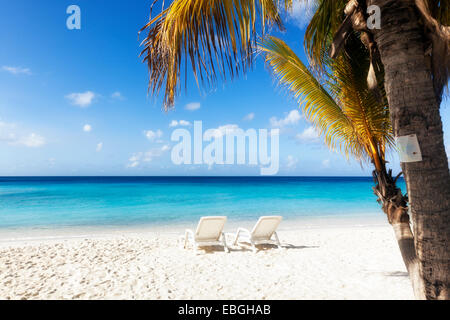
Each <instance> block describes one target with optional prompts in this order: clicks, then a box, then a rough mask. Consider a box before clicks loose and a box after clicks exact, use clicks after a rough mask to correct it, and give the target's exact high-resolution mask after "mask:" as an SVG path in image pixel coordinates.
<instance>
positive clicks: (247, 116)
mask: <svg viewBox="0 0 450 320" xmlns="http://www.w3.org/2000/svg"><path fill="white" fill-rule="evenodd" d="M253 119H255V114H254V113H253V112H252V113H249V114H248V115H246V116H245V117H244V120H245V121H252V120H253Z"/></svg>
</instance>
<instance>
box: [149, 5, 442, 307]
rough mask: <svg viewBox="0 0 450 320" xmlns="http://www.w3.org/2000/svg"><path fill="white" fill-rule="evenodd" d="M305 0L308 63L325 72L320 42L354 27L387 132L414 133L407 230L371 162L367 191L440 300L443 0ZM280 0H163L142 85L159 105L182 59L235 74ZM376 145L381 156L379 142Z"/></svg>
mask: <svg viewBox="0 0 450 320" xmlns="http://www.w3.org/2000/svg"><path fill="white" fill-rule="evenodd" d="M156 1H157V0H155V1H154V3H156ZM304 1H312V0H304ZM315 2H316V3H317V7H318V9H317V12H316V14H315V15H314V17H313V19H312V20H311V23H310V25H309V27H308V31H307V33H306V35H305V38H306V40H307V41H306V43H305V46H306V49H307V52H308V53H309V55H310V59H311V62H312V63H313V67H314V68H315V72H317V73H326V70H324V69H326V68H321V66H326V65H327V62H326V52H327V51H328V47H330V46H332V45H333V48H334V50H333V51H332V52H331V53H332V57H333V58H336V57H338V59H339V57H340V55H339V52H342V50H340V49H342V48H343V49H345V48H346V46H347V45H348V43H349V41H348V37H349V36H352V35H353V34H354V32H353V31H352V30H351V29H354V30H355V31H356V32H357V33H358V36H357V38H358V39H359V40H360V41H361V43H363V44H364V45H365V47H366V48H367V50H368V52H369V60H370V63H369V64H368V66H366V67H367V69H366V70H365V73H366V74H368V80H369V81H368V88H369V89H370V90H371V91H372V95H374V96H375V97H378V99H377V101H378V102H380V99H381V98H380V96H381V97H382V96H383V92H384V88H385V89H386V90H385V91H386V96H387V99H388V102H389V109H390V117H391V123H392V126H393V132H394V136H395V137H398V136H403V135H408V134H412V133H415V134H416V135H417V138H418V141H419V143H420V147H421V152H422V156H423V161H421V162H414V163H403V164H402V168H403V172H404V175H405V179H406V182H407V188H408V195H409V202H410V205H411V212H412V220H413V221H412V222H413V225H414V235H413V234H412V233H411V229H410V227H409V216H408V214H407V211H406V210H405V207H406V205H403V202H405V201H406V198H404V197H403V196H400V195H398V196H396V194H398V192H397V190H398V189H396V187H395V178H393V177H392V175H391V174H390V173H385V172H382V171H381V173H380V171H377V170H376V174H375V177H376V179H377V181H378V186H377V187H376V193H377V195H378V196H379V198H380V200H381V201H382V202H383V209H384V210H385V212H387V213H388V219H389V221H390V222H391V224H392V225H393V226H394V229H395V231H396V235H397V238H398V239H400V241H399V244H400V247H401V248H402V244H403V248H404V249H405V250H402V255H403V257H404V260H405V261H407V266H408V270H409V272H410V274H411V278H412V279H413V283H416V284H415V290H416V295H417V297H419V298H423V297H426V298H428V299H449V298H450V297H449V295H450V289H449V288H450V263H449V261H450V251H449V250H448V244H449V242H450V219H449V217H450V173H449V169H448V161H447V156H446V153H445V149H444V144H443V133H442V123H441V119H440V116H439V105H440V101H441V94H442V88H443V86H444V85H445V84H446V82H447V78H448V64H446V63H449V61H450V59H449V58H448V52H449V49H448V37H449V34H450V31H449V28H448V27H443V25H448V24H449V22H450V21H449V15H448V12H449V11H448V6H449V3H448V1H433V0H427V1H425V0H350V1H348V0H315ZM280 3H283V4H284V7H285V9H289V8H290V7H291V6H292V0H174V1H172V2H171V3H170V5H169V6H168V7H167V8H166V7H164V1H163V8H162V10H161V13H160V14H158V15H156V16H155V17H151V18H150V21H149V23H148V24H147V25H146V26H145V27H144V28H143V30H144V29H145V30H147V31H148V35H147V37H146V39H145V40H144V42H143V46H144V50H143V52H142V55H143V56H144V61H145V62H146V63H147V66H148V70H149V76H150V83H149V90H151V91H152V92H153V93H156V92H158V91H159V90H160V89H161V88H162V87H164V88H165V99H164V106H165V108H166V109H168V108H170V107H172V106H173V105H174V99H175V96H176V95H177V93H178V90H179V86H180V82H181V79H182V74H181V71H182V69H183V68H184V69H185V70H184V73H185V74H187V70H188V68H190V69H191V70H192V72H193V74H194V76H195V79H196V81H197V84H198V85H212V84H214V83H215V82H216V81H217V78H218V77H220V78H222V79H223V80H225V79H226V78H228V77H231V78H233V77H235V76H239V75H240V74H242V73H244V72H245V71H247V70H248V68H249V67H250V66H251V65H252V63H253V61H254V55H253V53H254V52H255V51H256V49H257V41H256V39H257V32H258V31H259V32H260V33H261V35H262V36H264V35H265V32H266V30H267V27H268V26H272V25H275V26H277V27H278V28H280V29H282V28H283V26H282V22H281V18H280V7H281V5H280ZM371 4H375V5H378V6H379V7H380V8H381V13H382V28H381V29H380V30H369V29H368V28H367V25H365V21H366V20H367V18H368V15H367V14H366V9H367V6H368V5H371ZM344 9H345V12H346V14H345V13H344ZM333 36H334V38H333ZM333 40H335V41H333ZM427 55H428V56H427ZM427 57H428V58H427ZM427 61H429V62H430V63H428V64H427ZM442 62H445V63H442ZM380 82H381V84H382V85H380ZM380 92H381V94H380ZM380 147H381V146H379V148H380ZM379 153H380V155H383V157H384V150H383V149H382V148H381V149H380V150H379ZM382 160H384V159H383V158H382ZM375 161H377V160H376V157H375V158H374V162H375ZM381 163H382V161H381ZM400 242H401V243H400ZM406 248H408V250H406ZM407 252H409V253H408V254H407ZM415 275H417V276H415ZM415 278H418V280H417V279H416V280H414V279H415Z"/></svg>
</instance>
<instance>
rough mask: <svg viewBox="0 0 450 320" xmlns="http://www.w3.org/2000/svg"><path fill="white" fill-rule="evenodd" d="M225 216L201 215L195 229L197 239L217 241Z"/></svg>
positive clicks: (225, 220)
mask: <svg viewBox="0 0 450 320" xmlns="http://www.w3.org/2000/svg"><path fill="white" fill-rule="evenodd" d="M226 222H227V217H221V216H217V217H202V218H201V219H200V222H199V223H198V226H197V230H196V231H195V240H197V241H217V240H219V239H220V235H221V234H222V230H223V227H224V226H225V223H226Z"/></svg>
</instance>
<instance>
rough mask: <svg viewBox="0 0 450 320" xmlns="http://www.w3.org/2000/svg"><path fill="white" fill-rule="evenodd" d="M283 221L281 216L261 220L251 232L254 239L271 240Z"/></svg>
mask: <svg viewBox="0 0 450 320" xmlns="http://www.w3.org/2000/svg"><path fill="white" fill-rule="evenodd" d="M282 219H283V217H281V216H266V217H261V218H259V220H258V222H256V224H255V226H254V227H253V230H252V232H251V233H252V238H253V239H261V240H263V239H264V240H269V239H270V238H272V235H273V233H274V232H275V231H276V230H277V228H278V226H279V224H280V222H281V220H282Z"/></svg>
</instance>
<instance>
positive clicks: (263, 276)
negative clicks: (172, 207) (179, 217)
mask: <svg viewBox="0 0 450 320" xmlns="http://www.w3.org/2000/svg"><path fill="white" fill-rule="evenodd" d="M244 226H245V227H251V223H249V224H246V225H244ZM284 226H285V228H283V227H282V226H280V230H279V236H280V240H281V242H282V244H283V245H284V246H285V247H286V248H285V249H282V250H277V249H273V248H263V249H262V250H261V251H259V252H257V253H253V252H251V251H249V250H248V248H245V247H231V249H232V250H231V252H230V253H224V252H223V251H220V250H218V251H208V252H204V251H201V252H200V254H195V253H194V252H193V251H192V250H183V249H181V248H180V247H179V245H178V237H179V236H180V234H181V232H180V231H181V229H179V228H178V229H177V230H128V231H123V232H109V233H104V234H96V235H94V234H92V235H83V236H78V237H77V236H74V235H71V236H67V237H64V235H60V236H59V237H56V238H53V239H49V238H36V239H33V238H29V239H26V240H23V239H22V240H18V239H15V240H11V239H6V238H5V237H2V239H0V299H413V293H412V289H411V285H410V282H409V279H408V276H407V273H406V268H405V266H404V265H403V262H402V259H401V256H400V252H399V249H398V247H397V243H396V241H395V238H394V235H393V231H392V229H391V227H390V226H389V225H388V224H387V223H386V224H378V225H366V226H361V225H360V226H357V225H354V226H352V225H340V226H330V225H323V226H314V227H311V226H309V227H308V226H306V227H305V226H304V225H302V223H301V222H298V223H296V224H292V223H287V222H285V225H284ZM287 226H288V227H289V228H286V227H287ZM188 227H195V226H188ZM226 231H233V229H232V228H228V229H227V230H226ZM230 242H231V241H230Z"/></svg>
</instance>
